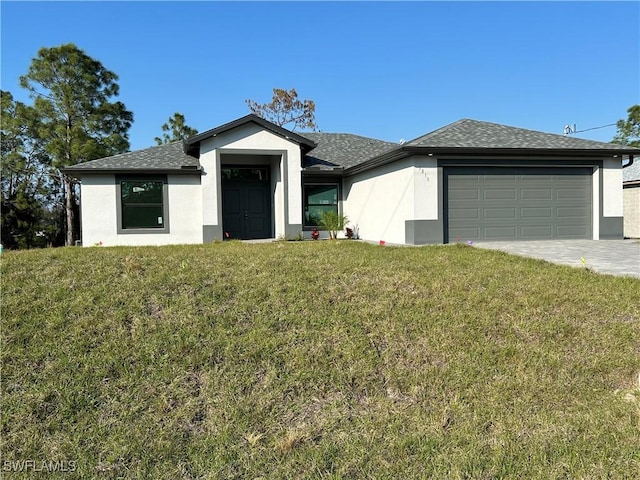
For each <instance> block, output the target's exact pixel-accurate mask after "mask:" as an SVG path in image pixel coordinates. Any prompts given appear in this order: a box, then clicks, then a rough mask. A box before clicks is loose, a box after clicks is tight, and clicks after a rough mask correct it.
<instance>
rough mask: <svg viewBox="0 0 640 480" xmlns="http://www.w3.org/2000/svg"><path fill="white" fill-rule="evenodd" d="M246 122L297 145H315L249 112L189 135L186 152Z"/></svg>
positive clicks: (311, 146)
mask: <svg viewBox="0 0 640 480" xmlns="http://www.w3.org/2000/svg"><path fill="white" fill-rule="evenodd" d="M248 123H255V124H257V125H259V126H261V127H262V128H264V129H266V130H269V131H271V132H272V133H275V134H276V135H279V136H281V137H283V138H286V139H287V140H291V141H292V142H295V143H297V144H299V145H302V146H305V147H306V149H307V150H308V149H311V148H313V147H315V144H314V143H313V142H312V141H311V140H309V139H307V138H305V137H303V136H301V135H298V134H297V133H294V132H292V131H290V130H287V129H286V128H282V127H280V126H278V125H276V124H275V123H271V122H269V121H268V120H265V119H264V118H261V117H258V116H257V115H254V114H252V113H250V114H249V115H245V116H244V117H241V118H238V119H237V120H234V121H232V122H229V123H225V124H224V125H220V126H219V127H216V128H212V129H211V130H207V131H206V132H202V133H199V134H197V135H194V136H193V137H189V138H188V139H187V140H186V142H185V144H186V146H187V152H190V153H191V151H192V150H193V148H192V147H193V146H196V145H198V144H199V143H200V142H201V141H203V140H206V139H207V138H211V137H215V136H216V135H219V134H221V133H224V132H226V131H229V130H232V129H234V128H237V127H240V126H242V125H246V124H248Z"/></svg>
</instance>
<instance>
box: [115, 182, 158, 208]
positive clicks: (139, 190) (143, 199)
mask: <svg viewBox="0 0 640 480" xmlns="http://www.w3.org/2000/svg"><path fill="white" fill-rule="evenodd" d="M121 187H122V204H123V205H126V204H131V203H160V204H162V182H157V181H156V182H145V181H124V182H122V183H121Z"/></svg>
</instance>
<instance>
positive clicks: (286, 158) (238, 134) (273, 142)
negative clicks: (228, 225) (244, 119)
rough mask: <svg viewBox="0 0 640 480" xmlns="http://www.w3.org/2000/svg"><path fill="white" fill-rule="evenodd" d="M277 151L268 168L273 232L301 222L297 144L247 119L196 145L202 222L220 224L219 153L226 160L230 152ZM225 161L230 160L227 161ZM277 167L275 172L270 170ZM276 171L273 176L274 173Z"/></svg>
mask: <svg viewBox="0 0 640 480" xmlns="http://www.w3.org/2000/svg"><path fill="white" fill-rule="evenodd" d="M234 153H237V154H242V155H251V154H255V155H277V156H279V157H280V161H279V162H278V164H277V165H274V166H273V168H272V174H274V178H276V182H275V185H274V210H275V211H274V220H275V236H276V237H278V236H280V235H283V236H284V235H285V224H287V223H288V224H297V225H300V224H302V186H301V172H302V167H301V165H302V159H301V152H300V146H299V145H298V144H297V143H295V142H293V141H291V140H288V139H286V138H283V137H280V136H278V135H275V134H273V133H271V132H269V131H267V130H264V129H263V128H262V127H260V126H259V125H256V124H253V123H250V124H246V125H243V126H240V127H238V128H235V129H233V130H230V131H228V132H224V133H221V134H219V135H217V136H215V137H212V138H209V139H207V140H204V141H203V142H202V143H201V145H200V164H201V165H202V168H203V170H204V175H203V177H202V204H203V210H202V223H203V224H204V225H221V223H222V218H221V215H222V208H221V201H222V195H221V181H220V164H221V163H222V162H221V155H224V156H225V158H226V159H227V161H229V159H230V158H231V156H232V155H233V154H234ZM229 163H233V162H232V161H229ZM274 169H277V172H276V171H274ZM276 173H277V174H278V175H277V176H276V175H275V174H276Z"/></svg>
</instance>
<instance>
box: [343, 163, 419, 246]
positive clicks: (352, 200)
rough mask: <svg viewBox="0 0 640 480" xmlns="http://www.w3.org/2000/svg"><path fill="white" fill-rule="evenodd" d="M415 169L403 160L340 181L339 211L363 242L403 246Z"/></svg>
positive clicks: (411, 212)
mask: <svg viewBox="0 0 640 480" xmlns="http://www.w3.org/2000/svg"><path fill="white" fill-rule="evenodd" d="M416 181H417V180H416V169H415V167H414V165H413V161H411V160H408V159H405V160H400V161H398V162H394V163H391V164H388V165H384V166H382V167H379V168H376V169H373V170H368V171H366V172H363V173H360V174H357V175H354V176H351V177H347V178H345V179H344V180H343V212H344V214H345V215H347V217H349V225H350V226H354V227H356V228H357V231H358V235H359V237H360V238H362V239H363V240H370V241H374V242H378V241H380V240H384V241H385V242H389V243H405V223H404V222H405V220H413V219H414V218H415V217H414V215H415V214H414V191H415V190H414V188H415V182H416Z"/></svg>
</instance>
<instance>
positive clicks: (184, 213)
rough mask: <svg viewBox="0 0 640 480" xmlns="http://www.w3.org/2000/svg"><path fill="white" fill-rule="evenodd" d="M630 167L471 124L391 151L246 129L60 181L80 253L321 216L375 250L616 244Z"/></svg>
mask: <svg viewBox="0 0 640 480" xmlns="http://www.w3.org/2000/svg"><path fill="white" fill-rule="evenodd" d="M639 154H640V149H637V148H630V147H625V146H621V145H614V144H609V143H602V142H595V141H590V140H583V139H578V138H574V137H568V136H562V135H555V134H548V133H541V132H535V131H531V130H525V129H521V128H514V127H509V126H505V125H498V124H494V123H488V122H481V121H476V120H469V119H463V120H459V121H457V122H455V123H452V124H450V125H447V126H445V127H442V128H440V129H438V130H435V131H433V132H431V133H428V134H426V135H424V136H421V137H418V138H416V139H414V140H411V141H408V142H403V143H399V144H397V143H390V142H385V141H381V140H376V139H373V138H365V137H361V136H358V135H352V134H348V133H318V132H314V133H306V132H305V133H294V132H292V131H289V130H286V129H284V128H282V127H280V126H277V125H275V124H273V123H270V122H268V121H266V120H264V119H262V118H260V117H257V116H255V115H247V116H245V117H242V118H239V119H237V120H234V121H232V122H230V123H227V124H224V125H221V126H219V127H216V128H213V129H211V130H208V131H206V132H203V133H199V134H197V135H195V136H193V137H190V138H189V139H187V140H186V141H184V142H177V143H171V144H167V145H162V146H157V147H151V148H147V149H144V150H139V151H135V152H129V153H124V154H120V155H115V156H112V157H108V158H102V159H98V160H93V161H90V162H86V163H82V164H78V165H75V166H72V167H68V168H66V173H67V174H71V175H74V176H76V177H77V178H78V179H79V180H80V182H81V224H82V242H83V244H84V245H93V244H95V243H97V242H102V244H103V245H160V244H180V243H206V242H211V241H214V240H223V239H227V238H240V239H259V238H290V237H296V236H299V235H300V233H301V232H303V233H304V234H305V236H307V237H308V236H309V235H310V231H311V230H312V229H313V228H314V227H319V218H320V216H321V214H322V212H325V211H336V212H339V213H340V214H343V215H346V216H347V217H348V219H349V226H350V227H351V228H353V229H354V230H355V232H356V234H357V235H358V236H359V238H361V239H365V240H371V241H375V242H378V241H379V240H384V241H385V242H387V243H396V244H410V245H422V244H428V243H450V242H456V241H468V240H474V241H479V240H482V241H488V240H521V239H558V238H560V239H617V238H623V211H622V203H623V202H622V158H623V156H625V157H626V156H631V157H632V156H633V155H636V156H637V155H639ZM325 233H326V232H325Z"/></svg>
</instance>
